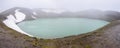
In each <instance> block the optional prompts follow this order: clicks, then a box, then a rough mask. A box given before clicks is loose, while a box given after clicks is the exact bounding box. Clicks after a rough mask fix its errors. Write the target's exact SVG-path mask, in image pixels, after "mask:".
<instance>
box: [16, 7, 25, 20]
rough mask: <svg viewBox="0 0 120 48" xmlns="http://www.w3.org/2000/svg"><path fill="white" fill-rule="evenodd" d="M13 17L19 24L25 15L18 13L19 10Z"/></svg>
mask: <svg viewBox="0 0 120 48" xmlns="http://www.w3.org/2000/svg"><path fill="white" fill-rule="evenodd" d="M15 16H16V20H15V21H16V22H21V21H23V20H24V19H25V17H26V15H25V14H24V13H22V12H19V9H17V10H16V11H15Z"/></svg>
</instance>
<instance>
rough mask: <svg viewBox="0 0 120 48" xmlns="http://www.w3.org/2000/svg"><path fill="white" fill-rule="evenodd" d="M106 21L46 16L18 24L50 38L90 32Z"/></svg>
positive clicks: (25, 29) (36, 34)
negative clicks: (46, 17) (45, 17)
mask: <svg viewBox="0 0 120 48" xmlns="http://www.w3.org/2000/svg"><path fill="white" fill-rule="evenodd" d="M108 23H109V22H107V21H101V20H94V19H86V18H52V19H50V18H48V19H37V20H33V21H25V22H21V23H19V24H18V26H19V27H20V28H21V29H22V30H23V31H25V32H27V33H29V34H31V35H33V36H35V37H38V38H45V39H52V38H62V37H66V36H71V35H78V34H83V33H87V32H91V31H94V30H96V29H99V28H101V27H103V26H105V25H106V24H108Z"/></svg>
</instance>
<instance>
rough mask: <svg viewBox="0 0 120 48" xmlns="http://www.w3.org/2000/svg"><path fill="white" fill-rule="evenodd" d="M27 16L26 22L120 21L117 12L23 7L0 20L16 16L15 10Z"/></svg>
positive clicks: (119, 14) (7, 11) (9, 12)
mask: <svg viewBox="0 0 120 48" xmlns="http://www.w3.org/2000/svg"><path fill="white" fill-rule="evenodd" d="M17 9H19V11H20V12H22V13H24V14H25V15H26V19H25V20H34V19H37V18H90V19H99V20H105V21H114V20H119V19H120V12H117V11H101V10H84V11H79V12H70V11H64V10H62V11H60V10H56V9H41V8H38V9H29V8H23V7H14V8H11V9H8V10H6V11H3V12H2V13H0V16H1V17H0V18H2V19H3V18H5V16H8V15H10V14H11V15H14V14H15V10H17Z"/></svg>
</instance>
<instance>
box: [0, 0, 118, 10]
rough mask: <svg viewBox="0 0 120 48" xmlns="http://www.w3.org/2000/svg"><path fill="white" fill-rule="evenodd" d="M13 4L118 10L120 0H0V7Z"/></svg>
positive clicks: (72, 8)
mask: <svg viewBox="0 0 120 48" xmlns="http://www.w3.org/2000/svg"><path fill="white" fill-rule="evenodd" d="M15 6H20V7H28V8H57V9H65V10H70V11H80V10H86V9H100V10H115V11H120V0H0V9H8V8H12V7H15Z"/></svg>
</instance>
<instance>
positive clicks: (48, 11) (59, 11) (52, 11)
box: [42, 9, 65, 14]
mask: <svg viewBox="0 0 120 48" xmlns="http://www.w3.org/2000/svg"><path fill="white" fill-rule="evenodd" d="M42 11H44V12H47V13H50V12H51V13H57V14H61V13H63V12H65V10H59V9H58V10H57V9H42Z"/></svg>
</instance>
